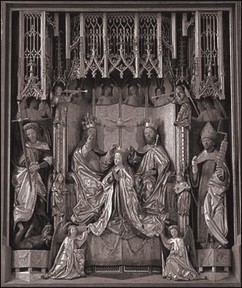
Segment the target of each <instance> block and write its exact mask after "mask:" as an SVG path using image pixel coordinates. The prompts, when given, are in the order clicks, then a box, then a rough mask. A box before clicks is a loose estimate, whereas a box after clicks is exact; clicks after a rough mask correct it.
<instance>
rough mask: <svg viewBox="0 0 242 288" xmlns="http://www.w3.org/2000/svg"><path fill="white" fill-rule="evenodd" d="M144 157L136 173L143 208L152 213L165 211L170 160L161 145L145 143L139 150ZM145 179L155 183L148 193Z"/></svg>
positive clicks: (139, 153)
mask: <svg viewBox="0 0 242 288" xmlns="http://www.w3.org/2000/svg"><path fill="white" fill-rule="evenodd" d="M137 152H138V155H140V156H141V157H142V160H141V162H140V165H139V168H138V170H137V173H136V175H135V178H136V180H135V181H136V186H137V192H138V193H139V194H140V195H139V196H140V197H141V202H142V208H144V209H145V210H146V212H148V213H151V214H159V213H161V212H163V211H165V184H166V181H167V178H168V176H169V173H167V172H168V169H169V166H170V160H169V157H168V155H167V153H166V152H165V150H164V148H163V147H162V146H161V145H157V146H155V145H148V144H147V145H145V146H144V147H143V148H141V149H140V150H138V151H137ZM145 181H149V182H150V183H152V185H153V189H152V191H151V192H149V194H148V195H147V188H146V186H145V185H144V182H145Z"/></svg>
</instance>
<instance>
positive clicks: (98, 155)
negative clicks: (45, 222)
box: [71, 143, 113, 224]
mask: <svg viewBox="0 0 242 288" xmlns="http://www.w3.org/2000/svg"><path fill="white" fill-rule="evenodd" d="M112 161H113V159H112V157H111V156H110V154H109V153H104V152H102V151H100V150H99V149H91V150H90V151H88V150H87V149H86V144H83V143H82V144H81V145H80V148H77V149H76V150H75V152H74V155H73V161H72V171H73V172H72V177H73V179H74V182H75V185H74V189H75V192H76V200H77V204H76V205H75V207H74V208H73V215H72V216H71V220H72V221H73V223H76V224H80V223H86V224H87V223H89V222H90V221H92V220H93V219H94V220H95V219H97V217H98V216H99V215H100V210H101V207H102V205H103V203H104V198H103V187H102V184H101V179H102V178H103V177H104V171H105V170H107V168H108V167H109V166H110V165H111V163H112Z"/></svg>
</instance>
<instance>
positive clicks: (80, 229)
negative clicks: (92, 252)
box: [42, 223, 89, 280]
mask: <svg viewBox="0 0 242 288" xmlns="http://www.w3.org/2000/svg"><path fill="white" fill-rule="evenodd" d="M67 231H68V235H67V236H66V238H65V239H64V241H63V242H62V244H61V246H60V249H59V251H58V253H57V256H56V258H55V261H54V264H53V266H52V268H51V269H50V271H49V272H48V273H47V274H45V275H43V276H42V278H44V279H48V278H53V279H69V280H70V279H74V278H79V277H85V276H86V274H85V271H84V266H85V247H84V244H85V242H86V240H87V237H88V233H89V230H88V228H87V227H86V226H85V225H83V226H76V225H74V224H71V223H69V226H68V228H67Z"/></svg>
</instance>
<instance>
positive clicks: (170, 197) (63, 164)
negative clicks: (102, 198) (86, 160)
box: [1, 1, 241, 287]
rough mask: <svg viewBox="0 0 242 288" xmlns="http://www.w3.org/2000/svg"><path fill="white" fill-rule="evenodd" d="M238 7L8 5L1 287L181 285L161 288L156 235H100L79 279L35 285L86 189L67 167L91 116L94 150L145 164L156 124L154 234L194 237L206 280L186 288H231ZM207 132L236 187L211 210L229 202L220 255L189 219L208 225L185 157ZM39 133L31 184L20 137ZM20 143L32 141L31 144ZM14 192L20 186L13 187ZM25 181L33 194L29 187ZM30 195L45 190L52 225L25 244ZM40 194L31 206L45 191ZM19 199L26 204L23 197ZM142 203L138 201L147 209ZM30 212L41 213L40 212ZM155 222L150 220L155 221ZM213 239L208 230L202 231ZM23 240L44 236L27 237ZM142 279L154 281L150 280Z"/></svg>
mask: <svg viewBox="0 0 242 288" xmlns="http://www.w3.org/2000/svg"><path fill="white" fill-rule="evenodd" d="M240 8H241V4H240V2H239V1H238V2H236V1H231V2H230V1H224V2H218V3H216V2H214V1H206V2H204V3H203V2H200V1H199V2H196V1H179V2H174V3H169V2H168V1H165V2H162V1H157V2H153V1H126V2H123V1H110V2H107V1H66V2H64V1H60V2H54V1H43V3H41V2H37V1H25V2H22V3H20V2H17V1H3V4H2V23H3V25H2V56H1V59H2V77H1V78H2V89H1V100H2V107H3V110H2V112H3V113H2V115H3V116H2V126H1V127H2V134H1V135H2V150H1V153H2V154H1V155H2V185H1V193H2V194H1V199H2V201H1V202H2V206H1V211H2V215H1V216H2V221H1V224H2V225H1V227H2V228H1V235H2V237H1V248H2V257H1V259H2V277H1V278H2V284H3V285H4V287H9V286H12V285H18V286H21V287H28V285H29V283H30V284H34V285H39V286H40V287H42V286H46V285H47V286H48V287H52V284H53V287H54V286H56V285H57V284H59V283H61V281H63V283H61V284H63V285H65V286H70V287H71V286H72V285H73V283H74V284H75V285H76V286H80V287H84V286H86V285H88V286H90V285H93V287H97V286H99V285H101V286H102V285H105V283H109V281H110V285H113V286H115V285H116V284H117V285H119V286H120V287H121V285H140V286H141V287H142V286H148V285H149V286H152V285H153V284H154V286H157V287H166V285H171V283H175V282H169V280H167V279H163V278H162V275H163V273H164V267H165V262H166V259H167V253H168V252H167V251H168V250H166V247H165V246H164V245H163V242H162V241H161V238H160V237H159V231H157V233H155V234H154V235H153V236H152V237H146V236H144V235H142V236H141V235H140V234H139V233H134V234H132V236H130V237H128V236H127V237H124V236H123V235H124V234H122V233H121V232H120V233H116V232H115V233H114V232H112V230H111V229H110V230H108V228H107V229H105V231H104V232H103V233H102V234H101V235H99V236H97V235H94V234H92V233H91V234H90V235H89V236H88V239H87V242H86V245H87V248H86V256H85V271H86V273H87V277H86V278H77V279H75V280H67V278H66V279H64V280H58V281H57V280H54V279H51V280H44V279H41V278H40V276H41V274H44V273H46V272H48V271H49V269H50V268H51V266H52V264H53V261H54V259H55V257H56V254H57V251H58V248H59V247H60V245H61V240H60V239H61V236H60V235H62V234H63V233H62V234H61V229H62V228H63V225H64V224H66V223H67V222H72V220H73V218H72V215H73V211H74V209H75V208H74V207H75V206H76V205H77V203H78V199H79V198H78V197H79V196H78V194H79V192H80V191H79V190H78V189H79V188H78V189H77V188H76V187H77V186H76V182H75V181H76V180H75V177H74V176H73V172H75V171H73V169H74V168H73V167H74V166H73V164H72V163H73V157H74V153H75V151H77V150H78V148H79V147H82V146H80V145H81V144H80V143H81V141H82V140H83V137H84V135H85V127H84V126H83V123H84V122H83V121H84V117H85V116H86V115H88V114H87V113H89V115H93V116H94V117H95V119H96V120H95V121H96V122H95V127H96V129H97V145H98V147H99V149H100V151H101V150H102V151H105V152H107V151H108V150H109V149H110V147H111V146H112V144H116V145H117V147H121V148H122V149H126V151H127V149H130V147H131V146H132V147H133V148H134V150H135V151H138V152H137V153H138V155H139V157H141V155H142V154H141V152H140V154H139V151H141V150H139V149H140V148H141V147H144V146H145V145H146V144H147V143H146V142H145V138H144V135H143V132H144V128H145V127H146V126H145V125H148V124H147V123H148V122H149V121H150V122H149V123H151V122H152V123H155V124H154V125H155V127H156V128H157V129H156V132H157V137H156V142H155V143H153V144H154V146H153V147H154V148H152V149H156V146H159V145H161V146H162V147H163V148H164V150H165V151H166V153H167V155H168V158H169V161H170V166H169V169H168V171H167V175H166V176H165V177H164V179H165V180H163V181H164V182H163V183H162V185H164V187H165V189H164V191H163V192H162V193H164V194H162V195H163V196H162V197H164V202H163V204H164V206H162V209H163V208H164V210H165V211H166V218H165V221H164V222H161V223H163V224H164V227H166V228H165V232H166V233H168V226H169V225H178V227H179V230H180V233H181V235H182V237H184V238H186V235H187V234H186V233H188V232H187V231H188V230H189V229H190V230H189V231H190V232H191V234H190V246H189V247H188V250H189V249H190V250H189V251H188V252H189V257H190V261H191V262H192V265H193V266H194V267H195V268H196V270H197V271H198V272H199V273H200V275H202V276H206V277H207V279H206V280H200V279H196V280H194V281H192V282H189V281H187V282H186V285H187V287H195V286H196V285H198V286H200V285H201V282H200V281H204V283H203V284H204V285H208V286H209V285H210V284H211V285H214V281H220V282H219V283H221V287H222V286H225V285H226V284H227V285H228V286H232V285H234V286H233V287H235V286H236V287H239V285H240V282H239V281H240V273H241V272H240V260H241V254H240V253H241V252H240V249H241V239H240V238H241V228H240V225H241V205H240V201H241V179H240V178H241V177H240V176H241V175H240V174H241V173H240V172H241V169H240V164H241V160H240V157H241V150H240V145H239V143H240V139H241V137H240V135H241V134H240V132H239V131H240V120H241V116H240V112H241V111H240V104H241V99H240V95H241V94H240V92H241V83H240V80H239V74H240V72H241V66H240V61H239V60H240V59H241V58H240V57H241V51H240V49H241V42H240V41H241V39H240V38H239V36H240V33H239V31H238V29H240V24H241V12H240ZM179 89H180V91H181V92H180V93H181V94H182V95H183V97H184V98H183V99H179V97H178V96H177V95H181V94H179V93H178V90H179ZM208 122H209V124H208ZM89 124H90V123H89ZM210 124H211V127H212V128H210V130H209V131H210V132H211V129H213V130H214V131H215V133H216V141H215V145H216V148H217V150H218V151H220V154H219V156H218V158H216V159H217V160H216V161H217V162H216V161H215V162H216V163H217V165H219V164H218V163H220V162H221V161H222V160H223V161H224V162H225V161H226V167H227V168H226V169H227V170H228V171H229V173H228V174H229V179H230V184H229V186H228V187H227V190H226V196H225V198H226V200H225V198H223V199H222V200H219V201H220V202H221V201H222V203H223V208H222V209H223V211H225V212H223V215H224V214H226V216H225V217H226V220H224V221H225V222H226V224H225V223H223V224H224V225H225V226H226V225H227V226H228V232H227V233H226V236H225V237H226V240H225V241H226V242H227V243H226V245H224V246H223V247H217V246H216V247H215V246H214V247H213V246H209V245H208V243H207V242H209V241H210V240H211V239H212V236H211V235H212V233H210V234H211V235H210V236H209V235H207V239H210V240H206V241H207V242H206V243H203V242H200V240H199V236H198V235H199V233H200V232H201V231H203V230H202V229H203V228H202V226H199V225H200V224H198V223H199V219H198V218H199V217H200V216H197V215H198V212H199V211H202V212H201V213H202V215H203V214H204V209H206V207H204V206H203V204H202V207H200V206H199V205H201V204H199V201H200V200H199V197H198V196H199V193H200V192H199V191H200V190H199V189H200V188H197V187H196V186H195V185H193V183H192V176H191V171H193V170H191V165H192V159H193V157H194V155H198V154H199V153H200V152H201V151H202V149H203V146H202V143H201V140H200V139H201V138H200V137H201V135H203V133H205V132H206V133H209V132H207V131H208V130H206V131H205V130H204V129H205V126H206V125H210ZM28 125H32V126H31V127H32V128H28V127H29V126H28ZM33 127H38V128H36V129H37V130H38V133H39V134H38V135H39V136H38V137H39V138H38V141H40V142H41V143H45V145H44V144H38V145H39V146H38V148H37V150H38V151H40V150H41V149H42V150H41V151H42V152H41V153H43V154H44V156H43V159H44V160H43V161H44V162H45V166H43V167H44V169H45V170H43V171H44V172H43V173H42V172H40V173H39V174H38V175H39V176H36V177H37V178H34V176H31V175H33V174H31V173H35V172H32V170H31V169H32V168H31V165H32V164H33V163H32V162H31V163H30V164H31V165H30V164H27V162H28V161H27V158H26V157H30V156H28V155H29V154H28V153H30V152H28V151H29V148H31V140H30V138H26V139H25V132H26V131H28V129H30V130H31V129H32V130H34V129H35V128H33ZM206 127H207V126H206ZM37 130H36V131H37ZM204 131H205V132H204ZM26 133H27V132H26ZM26 136H27V137H30V136H28V134H26ZM27 141H30V142H28V143H27V144H26V143H25V142H27ZM29 143H30V144H29ZM36 143H37V142H36ZM28 145H30V146H28ZM36 145H37V144H36ZM41 145H42V146H41ZM46 145H47V146H46ZM26 147H27V149H26ZM34 147H37V146H34ZM40 147H41V148H40ZM46 147H48V148H46ZM145 147H146V146H145ZM32 148H33V147H32ZM30 150H31V149H30ZM43 151H44V152H43ZM129 152H130V150H129ZM39 153H40V152H39ZM98 153H101V152H98ZM21 154H23V159H22V161H23V163H26V166H25V169H26V176H25V178H21V177H20V176H19V174H18V177H20V180H16V179H18V178H17V176H16V175H15V173H16V172H15V171H16V170H15V167H16V165H20V155H21ZM34 155H35V156H33V157H37V156H36V154H34ZM100 155H101V154H100ZM102 155H103V154H102ZM38 157H40V156H39V154H38ZM100 157H101V156H100ZM219 157H220V158H219ZM221 157H223V159H222V160H221ZM238 157H239V158H238ZM24 158H25V162H24ZM154 159H156V158H154ZM35 160H36V159H35ZM208 160H209V159H208ZM154 161H155V160H154ZM219 161H220V162H219ZM46 163H48V165H47V164H46ZM130 163H131V162H130ZM39 164H41V163H40V162H37V165H39ZM148 164H149V165H150V166H152V165H154V166H155V168H156V169H157V171H160V169H161V167H160V166H159V165H158V164H154V163H148ZM41 165H42V164H41ZM41 165H40V166H39V168H38V169H40V168H41V167H42V166H41ZM87 165H88V164H87ZM113 165H114V164H113ZM130 165H131V164H130ZM135 165H136V164H135ZM135 165H133V166H132V165H131V168H132V169H133V172H134V174H135V173H138V172H137V171H139V170H138V168H137V166H135ZM47 166H48V167H47ZM152 169H153V168H152ZM30 170H31V171H30ZM227 170H226V171H227ZM39 171H42V170H39ZM157 171H156V172H155V173H159V172H157ZM106 175H107V173H106ZM135 175H136V174H135ZM155 175H156V174H155ZM104 176H105V175H104ZM104 176H103V177H104ZM31 177H32V178H31ZM38 177H41V179H42V180H41V179H39V178H38ZM59 177H60V178H59ZM179 177H182V179H183V182H182V181H181V180H179ZM21 179H22V180H21ZM36 179H37V180H36ZM59 179H61V180H59ZM101 180H103V178H101ZM16 181H20V183H19V184H18V185H17V184H16ZM21 181H22V182H21ZM25 181H27V182H26V183H28V184H26V187H23V185H24V183H25ZM38 181H40V182H41V184H38V183H39V182H38ZM58 181H59V182H58ZM142 181H143V180H142ZM179 181H180V182H179ZM36 183H37V184H36ZM181 183H182V184H181ZM184 183H185V184H184ZM180 184H181V185H187V186H179V185H180ZM207 184H208V182H207V183H206V185H207ZM21 185H22V186H21ZM28 185H29V186H30V187H29V188H28ZM35 185H37V186H38V185H40V186H38V187H42V186H41V185H44V187H45V188H43V189H44V191H45V193H44V192H43V191H42V190H41V189H39V190H41V191H42V192H43V196H41V197H42V200H43V199H44V200H43V201H44V203H45V214H46V217H47V218H46V219H48V221H47V220H46V223H45V224H47V225H49V226H48V227H47V232H46V234H44V232H43V230H44V229H43V228H46V226H47V225H46V226H38V225H37V226H38V227H32V226H31V224H30V226H29V227H28V228H26V230H27V229H28V231H27V232H26V231H25V232H23V233H26V234H25V237H23V238H22V239H21V240H19V239H20V236H19V235H20V234H21V233H20V232H21V228H19V227H20V226H17V224H18V223H15V222H16V219H15V218H16V217H17V216H14V215H16V212H15V211H16V207H17V206H18V205H20V204H19V203H20V202H21V201H22V200H21V199H20V200H19V201H20V202H18V199H19V198H18V197H19V196H18V195H20V194H21V193H27V192H26V191H30V192H31V191H32V192H33V186H34V187H36V186H35ZM156 185H161V184H160V183H156ZM20 186H21V187H23V188H18V187H20ZM135 187H136V186H135ZM181 187H183V188H184V187H186V188H187V187H188V190H186V191H189V193H188V195H189V198H188V199H189V201H188V202H189V204H188V208H186V209H185V210H184V209H183V208H184V206H180V205H181V201H183V198H182V197H181V193H180V192H179V191H180V190H179V189H180V188H181ZM183 188H181V189H182V190H181V191H184V189H185V188H184V189H183ZM21 189H22V190H21ZM28 189H30V190H28ZM34 189H37V188H34ZM153 189H156V187H154V188H153ZM203 189H204V188H203ZM206 189H207V188H205V190H206ZM37 190H38V189H37ZM37 190H36V191H37ZM39 190H38V192H36V195H37V194H38V195H40V194H41V193H42V192H41V191H39ZM20 191H23V192H20ZM90 191H91V190H90ZM135 191H136V192H137V191H138V190H137V189H136V188H135ZM153 191H154V190H153ZM205 192H206V191H205ZM18 193H19V194H18ZM58 193H60V194H58ZM30 194H31V193H30ZM23 195H24V194H23ZM25 197H30V198H28V199H30V200H31V195H28V196H25ZM36 197H37V196H36ZM41 197H40V198H41ZM142 197H143V196H140V195H138V199H139V201H140V203H139V204H140V205H141V207H143V206H142V205H143V204H144V203H143V202H144V200H143V199H144V198H142ZM16 199H17V202H16ZM30 200H28V201H30ZM156 200H157V201H158V202H159V201H160V202H161V200H160V199H156ZM186 200H187V198H186ZM31 201H32V200H31ZM34 201H37V200H36V199H35V200H34ZM162 201H163V200H162ZM184 201H185V200H184ZM207 201H209V200H207ZM219 201H218V202H219ZM160 202H159V203H160ZM220 202H219V203H220ZM36 203H37V202H36ZM36 205H37V204H36ZM38 205H39V204H38ZM184 205H185V204H184ZM26 206H27V204H26ZM39 207H40V206H38V207H37V208H39ZM181 207H183V208H181ZM24 208H26V207H24ZM158 208H161V207H158ZM31 209H34V211H36V207H33V208H31ZM80 209H81V208H80ZM182 209H183V210H182ZM199 209H202V210H199ZM160 210H161V209H160ZM160 210H159V211H160ZM181 210H182V211H183V212H181ZM162 211H163V210H162ZM184 211H185V212H184ZM32 213H34V212H33V211H32ZM37 214H38V213H37ZM151 215H152V217H154V219H156V218H155V217H158V218H159V217H161V216H162V215H163V214H162V213H161V212H158V214H154V215H153V214H152V213H151ZM157 215H158V216H157ZM42 216H43V215H42ZM99 216H100V215H99ZM146 216H147V215H146ZM149 216H150V214H149ZM204 217H205V216H204ZM21 219H22V218H21ZM21 219H20V220H21ZM31 219H32V218H31ZM31 219H30V220H31ZM159 219H160V218H159ZM96 220H97V219H96V218H95V221H96ZM154 221H155V220H154ZM84 222H85V221H84ZM93 222H94V220H92V221H91V223H93ZM34 223H37V222H34ZM207 223H210V222H207ZM74 224H76V223H74ZM79 224H80V223H79ZM81 224H86V225H88V224H90V222H88V221H86V222H85V223H81ZM153 224H154V223H153V222H152V225H153ZM163 224H162V225H163ZM33 226H34V225H33ZM16 227H18V228H16ZM107 227H108V226H107ZM120 227H121V226H120ZM208 227H209V228H210V229H213V228H211V227H210V224H208ZM188 228H189V229H188ZM18 229H19V230H18ZM31 229H35V230H36V231H37V230H38V229H39V232H36V233H35V234H33V237H32V238H31V237H30V236H29V235H30V231H31ZM42 229H43V230H42ZM48 229H50V230H48ZM187 229H188V230H187ZM215 230H216V229H215ZM50 231H52V232H50ZM110 231H111V232H110ZM204 231H205V230H204ZM206 231H207V230H206ZM212 231H213V230H212ZM136 232H137V231H136ZM48 233H50V234H48ZM132 233H133V232H132ZM204 233H208V232H204ZM43 234H44V235H45V236H43ZM208 234H209V233H208ZM43 237H45V238H43ZM48 237H49V238H48ZM43 239H44V240H43ZM63 239H64V238H62V240H63ZM41 241H42V242H41ZM203 245H205V246H203ZM220 248H221V249H220ZM95 276H100V277H103V278H95ZM141 276H142V277H141ZM144 276H149V277H151V278H149V279H150V280H146V277H144ZM159 277H160V278H159ZM226 277H227V278H226ZM128 278H129V279H130V282H126V283H125V284H122V280H120V279H128ZM201 278H202V277H201ZM99 279H100V281H99ZM102 279H106V280H105V281H106V282H105V281H104V280H103V281H104V282H102ZM114 279H115V280H114ZM134 279H136V280H134ZM142 279H143V281H142ZM147 279H148V278H147ZM157 279H158V280H157ZM186 280H188V279H186ZM112 281H113V282H112ZM100 283H101V284H100ZM102 283H103V284H102ZM137 283H138V284H137ZM108 285H109V284H108ZM174 285H175V284H174ZM183 285H184V283H183ZM191 285H192V286H191ZM218 285H220V284H218ZM152 287H153V286H152Z"/></svg>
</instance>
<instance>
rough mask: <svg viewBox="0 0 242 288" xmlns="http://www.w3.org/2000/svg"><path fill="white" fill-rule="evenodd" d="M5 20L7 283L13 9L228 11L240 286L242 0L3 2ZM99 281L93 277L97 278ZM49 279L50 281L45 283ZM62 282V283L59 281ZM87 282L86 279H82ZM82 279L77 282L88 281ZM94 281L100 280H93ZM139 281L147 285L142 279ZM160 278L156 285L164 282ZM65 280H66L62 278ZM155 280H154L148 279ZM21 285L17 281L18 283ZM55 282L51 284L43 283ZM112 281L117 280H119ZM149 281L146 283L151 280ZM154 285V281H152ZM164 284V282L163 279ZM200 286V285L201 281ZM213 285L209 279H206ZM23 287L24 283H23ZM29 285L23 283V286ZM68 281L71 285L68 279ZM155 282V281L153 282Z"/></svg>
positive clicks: (5, 271) (5, 263)
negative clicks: (241, 31) (241, 30)
mask: <svg viewBox="0 0 242 288" xmlns="http://www.w3.org/2000/svg"><path fill="white" fill-rule="evenodd" d="M1 8H2V9H1V13H2V14H1V19H2V49H1V75H2V77H1V104H2V105H1V107H2V108H1V144H2V145H1V171H2V172H1V200H2V201H1V224H2V225H1V250H2V254H1V255H2V257H1V265H2V269H1V273H2V275H1V281H2V285H4V287H7V286H11V282H9V281H10V278H11V248H10V246H9V227H10V219H9V214H10V212H9V209H10V208H9V205H10V196H9V192H10V142H11V137H10V131H11V119H10V117H11V116H10V115H11V105H12V103H11V93H12V87H11V85H12V83H11V67H12V63H11V61H12V60H11V59H12V57H11V53H12V43H11V25H12V13H13V12H15V11H22V10H35V11H43V10H44V11H51V12H57V11H58V12H63V11H65V12H72V11H75V12H86V11H92V12H94V11H103V12H109V11H122V12H126V11H132V12H137V11H142V12H146V11H152V12H158V11H159V12H161V11H179V12H184V11H194V10H196V9H197V10H199V11H215V10H221V11H229V28H230V51H231V53H230V63H231V67H230V79H231V91H230V93H231V108H230V109H231V119H230V127H231V131H230V132H231V133H230V134H231V139H230V143H231V159H232V171H231V174H232V176H233V177H232V186H233V193H234V195H233V196H234V197H233V199H234V203H233V207H234V215H233V224H234V245H233V247H232V255H233V256H232V259H233V262H232V263H233V264H232V275H233V276H234V278H233V279H229V280H228V281H230V282H226V283H227V286H232V285H233V287H235V286H238V287H239V286H240V285H241V283H240V281H241V280H240V277H241V274H240V273H241V266H240V265H241V264H240V261H241V254H240V253H241V252H240V251H241V228H240V226H241V204H240V203H241V192H242V191H241V174H242V171H241V148H240V143H241V132H240V130H241V81H240V76H241V38H240V37H241V36H240V35H241V34H240V29H241V28H240V27H241V2H240V1H216V2H214V1H179V2H173V3H171V2H169V1H158V2H156V1H128V2H123V1H112V2H110V1H58V2H55V1H24V2H22V1H21V2H19V1H3V2H2V3H1ZM93 281H94V282H93ZM46 283H47V282H46ZM58 283H59V282H58ZM82 283H84V284H82ZM87 283H88V281H87V280H86V282H81V281H80V282H79V284H78V286H79V285H80V286H82V285H83V286H85V285H87ZM90 283H92V285H93V286H98V285H99V284H98V281H97V282H95V280H91V282H90ZM138 283H139V285H140V286H142V285H145V284H143V283H142V282H138ZM157 283H158V282H156V284H155V285H157V286H159V284H157ZM63 284H65V283H63ZM149 284H150V285H151V283H149ZM15 285H16V282H15ZM43 285H47V286H50V284H43ZM111 285H115V284H114V283H113V284H111ZM146 285H147V284H146ZM152 285H154V284H152ZM161 285H162V286H163V287H164V286H165V285H164V283H163V284H161ZM189 285H191V286H192V287H194V285H196V284H194V283H191V284H190V283H189V284H187V287H188V286H189ZM198 285H199V286H200V284H198ZM206 285H207V286H209V285H210V284H209V283H208V284H206ZM20 286H21V284H20ZM26 286H27V284H26V283H24V284H23V287H26ZM66 286H67V284H66ZM153 287H154V286H153Z"/></svg>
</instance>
